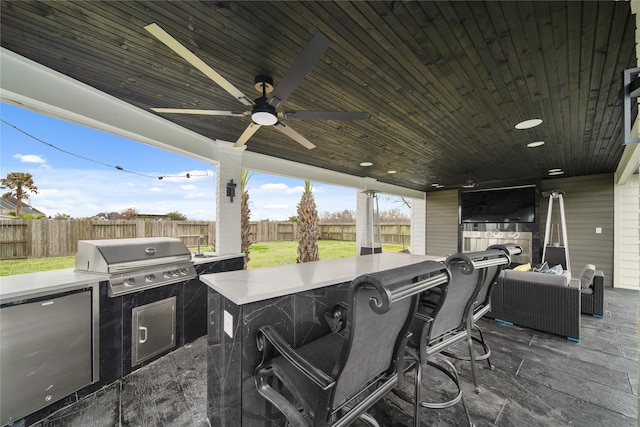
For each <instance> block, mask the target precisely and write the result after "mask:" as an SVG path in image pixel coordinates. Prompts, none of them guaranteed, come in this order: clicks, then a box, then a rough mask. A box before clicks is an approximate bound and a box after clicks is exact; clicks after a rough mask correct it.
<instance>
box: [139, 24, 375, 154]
mask: <svg viewBox="0 0 640 427" xmlns="http://www.w3.org/2000/svg"><path fill="white" fill-rule="evenodd" d="M144 28H145V30H147V31H148V32H149V33H151V34H152V35H153V36H154V37H155V38H157V39H158V40H159V41H161V42H162V43H164V44H165V45H166V46H167V47H169V48H170V49H171V50H173V51H174V52H175V53H177V54H178V55H180V56H181V57H182V58H183V59H184V60H186V61H187V62H188V63H190V64H191V65H193V66H194V67H195V68H197V69H198V70H200V71H201V72H202V73H204V74H205V75H206V76H207V77H209V78H210V79H211V80H213V81H214V82H215V83H217V84H218V85H219V86H220V87H221V88H222V89H224V90H225V91H227V92H228V93H229V94H230V95H231V96H233V97H234V98H236V99H237V100H238V101H240V102H241V103H242V104H244V105H245V106H246V107H248V109H247V111H222V110H193V109H182V108H152V109H151V110H152V111H155V112H156V113H170V114H202V115H210V116H230V117H251V123H250V124H249V126H248V127H247V128H246V129H245V131H244V132H243V133H242V135H240V137H239V138H238V140H237V141H236V143H235V145H234V146H235V147H241V146H243V145H245V144H246V143H247V141H248V140H249V138H251V137H252V136H253V134H254V133H256V131H257V130H258V129H260V127H261V126H273V127H274V128H275V129H278V130H279V131H280V132H282V133H284V134H285V135H287V136H288V137H290V138H291V139H293V140H294V141H296V142H298V143H299V144H301V145H303V146H304V147H306V148H308V149H312V148H315V145H314V144H312V143H311V142H310V141H309V140H308V139H307V138H305V137H304V136H302V135H301V134H299V133H298V132H296V131H295V130H293V129H292V128H291V127H289V126H288V125H286V124H285V123H283V122H282V121H281V119H295V120H364V119H366V118H367V117H368V116H369V115H368V114H367V113H366V112H359V111H277V110H276V109H277V108H278V106H280V104H282V103H283V102H284V101H285V100H286V99H287V98H288V97H289V95H291V93H292V92H293V91H294V90H295V88H296V87H297V86H298V84H300V82H301V81H302V79H303V78H304V77H305V75H306V74H307V73H308V72H309V71H311V68H312V67H313V65H314V64H315V63H316V61H318V59H320V57H321V56H322V54H323V53H324V52H325V51H326V50H327V48H328V47H329V45H330V44H331V41H330V40H329V39H328V38H327V37H326V36H325V35H324V34H322V33H321V32H320V31H318V32H317V33H316V34H315V35H314V36H313V38H312V39H311V41H310V42H309V44H307V46H306V47H305V48H304V50H303V51H302V53H301V54H300V56H299V57H298V59H296V61H295V62H294V64H293V65H292V66H291V68H289V70H288V71H287V73H286V74H285V75H284V77H283V78H282V80H281V81H280V84H278V85H277V86H275V87H274V86H273V79H272V78H271V77H270V76H263V75H260V76H256V78H255V88H256V89H257V90H258V91H259V92H260V93H261V95H262V96H260V97H258V98H256V99H255V100H254V101H252V100H251V99H250V98H249V97H247V96H246V95H244V94H243V93H242V92H240V90H238V89H237V88H236V87H235V86H233V85H232V84H231V83H230V82H229V81H228V80H227V79H225V78H224V77H222V76H221V75H220V74H219V73H218V72H216V71H215V70H214V69H213V68H211V67H210V66H209V65H207V64H206V63H205V62H204V61H202V60H201V59H200V58H198V57H197V56H196V55H195V54H194V53H192V52H191V51H190V50H189V49H187V48H186V47H184V46H183V45H182V44H181V43H180V42H178V41H177V40H176V39H175V38H173V37H172V36H171V35H170V34H169V33H167V32H166V31H164V30H163V29H162V28H161V27H160V26H159V25H158V24H156V23H153V24H149V25H147V26H146V27H144Z"/></svg>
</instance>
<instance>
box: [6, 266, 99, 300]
mask: <svg viewBox="0 0 640 427" xmlns="http://www.w3.org/2000/svg"><path fill="white" fill-rule="evenodd" d="M103 280H109V275H107V274H96V273H85V272H79V271H74V269H73V268H65V269H62V270H50V271H40V272H37V273H27V274H18V275H15V276H3V277H0V304H4V303H8V302H14V301H20V300H23V299H27V298H36V297H40V296H44V295H51V294H55V293H59V292H66V291H69V290H73V289H77V288H82V287H84V286H87V285H91V284H94V283H98V282H101V281H103Z"/></svg>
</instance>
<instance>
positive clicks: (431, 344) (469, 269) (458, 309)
mask: <svg viewBox="0 0 640 427" xmlns="http://www.w3.org/2000/svg"><path fill="white" fill-rule="evenodd" d="M496 252H499V253H501V254H502V252H501V251H492V254H496ZM486 256H487V252H471V253H459V254H455V255H452V256H450V257H448V258H447V259H446V261H445V265H446V266H447V267H448V269H449V271H450V273H451V281H450V282H449V284H448V285H447V286H446V287H444V288H435V289H432V290H430V291H428V292H425V293H423V295H422V296H421V298H420V304H419V306H418V310H417V312H416V316H415V318H414V321H413V323H412V325H411V328H410V331H411V335H410V337H409V340H408V345H407V354H408V355H409V356H410V358H411V359H412V363H413V365H414V368H415V369H413V374H414V392H413V396H410V395H408V394H407V393H405V392H404V391H402V390H401V389H398V390H394V392H395V393H396V394H397V395H399V396H400V397H401V398H403V399H405V400H407V401H410V402H411V403H413V405H414V423H415V426H419V425H420V410H421V408H434V409H441V408H446V407H449V406H452V405H455V404H456V403H458V402H462V405H463V407H464V410H465V414H466V416H467V421H468V423H469V425H472V422H471V417H470V416H469V411H468V410H467V407H466V405H465V404H464V399H463V396H462V389H461V387H460V380H459V378H458V373H457V371H456V369H455V366H454V365H453V364H452V363H451V362H450V361H448V360H447V359H446V358H444V357H442V356H441V354H442V352H443V351H445V350H446V349H448V348H449V347H450V346H452V345H453V344H455V343H458V342H460V341H464V340H466V341H467V346H468V349H469V354H473V353H472V352H473V348H472V347H473V344H472V340H471V335H470V334H468V333H467V329H468V327H469V325H470V324H471V322H470V321H469V317H470V316H472V315H473V314H472V310H473V305H474V303H475V301H476V296H477V295H478V291H479V289H480V286H481V285H482V278H483V274H484V271H483V269H484V268H486V267H487V266H488V263H486V262H484V261H483V260H484V259H485V257H486ZM435 359H438V361H439V362H440V363H436V362H435ZM470 362H471V371H472V372H473V375H475V358H473V357H471V358H470ZM427 366H432V367H434V368H436V369H438V370H440V371H441V372H442V373H444V374H445V375H447V376H448V377H449V378H450V379H451V380H453V382H454V384H455V385H456V387H457V391H456V393H455V396H454V397H453V398H452V399H450V400H448V401H446V402H427V401H423V400H422V386H423V380H422V378H423V372H422V371H423V369H425V368H426V367H427ZM407 372H408V370H407Z"/></svg>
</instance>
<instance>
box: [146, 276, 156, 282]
mask: <svg viewBox="0 0 640 427" xmlns="http://www.w3.org/2000/svg"><path fill="white" fill-rule="evenodd" d="M144 279H145V280H146V281H147V283H151V282H153V281H154V280H156V275H155V274H147V275H146V276H145V278H144Z"/></svg>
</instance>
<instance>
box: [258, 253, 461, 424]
mask: <svg viewBox="0 0 640 427" xmlns="http://www.w3.org/2000/svg"><path fill="white" fill-rule="evenodd" d="M449 278H450V276H449V272H448V270H447V268H446V267H445V266H444V265H443V264H442V263H437V262H434V261H425V262H421V263H418V264H414V265H410V266H406V267H399V268H395V269H391V270H386V271H382V272H379V273H375V274H367V275H362V276H359V277H357V278H356V279H355V280H353V282H352V283H351V284H350V287H349V294H348V309H347V319H346V322H345V324H344V328H342V330H340V332H335V331H330V332H329V333H328V334H327V335H325V336H323V337H321V338H319V339H317V340H314V341H312V342H309V343H307V344H305V345H303V346H300V347H298V348H296V349H293V348H292V347H291V346H289V344H288V343H287V342H286V341H285V340H284V339H283V338H282V337H281V336H280V335H279V334H278V333H277V332H276V330H275V329H274V328H273V327H271V326H264V327H262V328H260V329H259V331H258V334H257V344H258V348H259V349H260V351H261V352H262V361H261V363H260V364H259V365H258V367H257V368H256V369H255V374H254V378H255V383H256V387H257V389H258V392H259V393H260V394H261V395H262V396H263V397H264V398H265V399H267V400H268V401H269V402H271V403H272V404H273V405H274V406H275V407H276V408H278V409H279V410H280V412H282V413H283V414H284V415H285V417H286V418H287V419H288V420H289V422H290V423H291V424H292V425H294V426H296V427H300V426H327V425H329V426H346V425H349V424H351V423H352V422H353V421H355V420H356V419H358V418H360V419H362V420H363V421H365V422H367V423H369V424H370V425H374V426H375V425H377V423H376V422H375V419H373V417H371V416H370V415H368V414H366V412H365V411H366V410H367V409H368V408H369V407H370V406H371V405H373V404H374V403H375V402H376V401H378V400H379V399H380V398H381V397H382V396H384V395H385V394H386V393H387V392H389V391H390V390H391V389H392V388H394V387H395V386H396V384H397V383H398V380H399V378H400V374H399V366H400V365H399V360H400V359H401V358H402V357H403V354H404V349H405V344H406V336H407V332H408V329H409V325H410V323H411V321H412V319H413V317H414V314H415V310H416V307H417V305H418V297H419V295H420V293H421V292H423V291H426V290H428V289H431V288H434V287H442V286H445V285H446V283H448V281H449ZM276 378H277V380H278V381H276ZM278 384H279V385H278ZM291 395H293V396H295V401H292V400H291V399H290V398H289V396H291Z"/></svg>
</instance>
